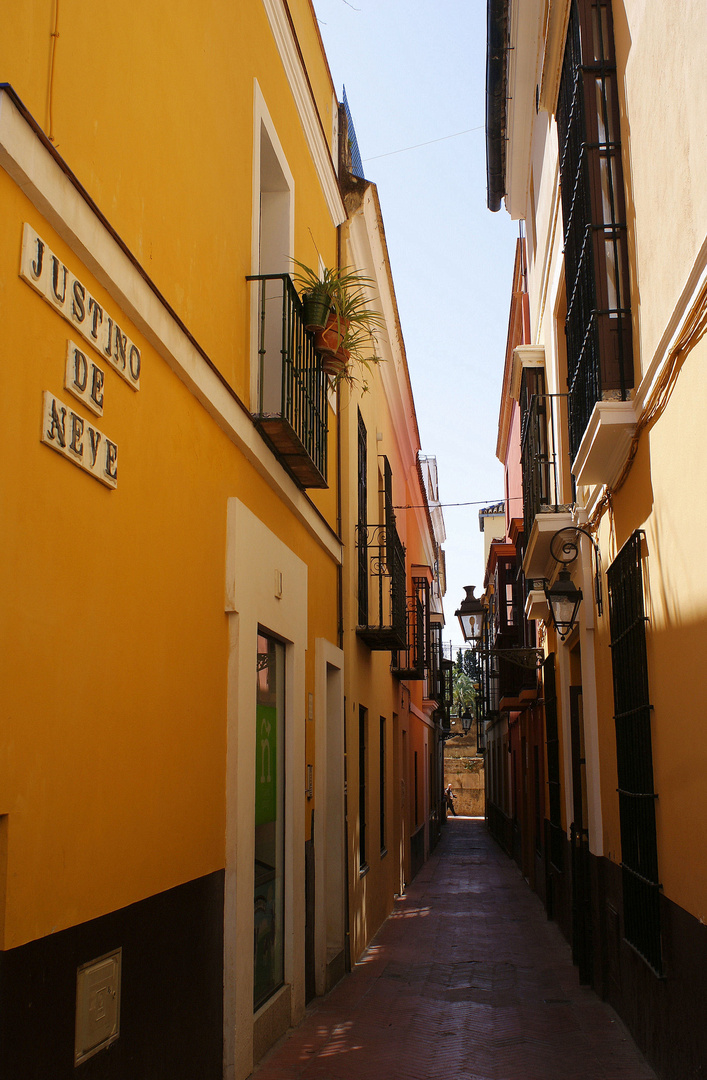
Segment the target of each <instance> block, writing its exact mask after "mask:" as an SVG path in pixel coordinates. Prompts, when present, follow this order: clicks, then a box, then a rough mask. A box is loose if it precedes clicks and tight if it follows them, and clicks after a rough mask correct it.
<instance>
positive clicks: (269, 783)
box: [255, 705, 277, 825]
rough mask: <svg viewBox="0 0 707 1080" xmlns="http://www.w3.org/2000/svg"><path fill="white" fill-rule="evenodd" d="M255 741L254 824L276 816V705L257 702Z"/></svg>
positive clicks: (262, 823)
mask: <svg viewBox="0 0 707 1080" xmlns="http://www.w3.org/2000/svg"><path fill="white" fill-rule="evenodd" d="M255 718H256V725H257V734H256V744H255V824H256V825H264V824H265V823H266V822H268V821H275V819H276V818H277V708H276V706H275V705H257V706H256V709H255Z"/></svg>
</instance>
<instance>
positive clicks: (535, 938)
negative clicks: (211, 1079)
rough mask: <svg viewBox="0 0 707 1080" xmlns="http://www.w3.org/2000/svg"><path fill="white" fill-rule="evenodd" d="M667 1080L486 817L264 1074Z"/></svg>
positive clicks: (448, 831)
mask: <svg viewBox="0 0 707 1080" xmlns="http://www.w3.org/2000/svg"><path fill="white" fill-rule="evenodd" d="M300 1077H301V1078H303V1080H310V1078H311V1080H376V1078H378V1077H381V1078H382V1077H385V1078H386V1080H398V1078H400V1080H407V1078H410V1080H555V1078H562V1080H650V1078H653V1080H655V1074H654V1072H653V1071H652V1070H651V1069H650V1068H649V1067H648V1065H647V1064H646V1062H645V1060H644V1059H643V1058H642V1056H641V1055H640V1053H639V1052H638V1050H637V1049H636V1047H635V1045H634V1044H633V1042H632V1041H631V1039H630V1037H629V1035H628V1033H627V1032H626V1030H625V1028H624V1027H623V1025H622V1024H621V1022H620V1021H619V1019H618V1017H617V1016H616V1014H615V1013H614V1012H613V1010H612V1009H611V1008H609V1006H608V1005H606V1004H604V1003H603V1002H602V1001H600V1000H599V998H598V997H597V996H596V994H595V993H594V992H593V991H591V990H589V989H588V988H587V987H582V986H580V985H579V982H578V978H577V971H576V969H575V968H574V967H573V966H572V959H571V954H570V950H569V948H568V945H567V943H566V942H565V940H564V938H563V937H562V935H561V934H560V932H559V930H558V929H557V927H556V926H555V925H554V924H553V923H551V922H548V921H547V919H546V916H545V912H544V909H543V907H542V904H541V903H540V901H539V900H538V898H537V897H536V896H535V894H534V893H533V892H532V891H531V890H530V889H529V888H528V886H527V885H526V883H525V882H524V881H523V879H522V877H521V875H520V873H519V871H518V868H517V867H516V865H515V863H513V862H512V861H511V860H510V859H509V858H507V856H506V855H504V854H503V853H502V852H501V850H500V849H499V848H498V846H497V845H496V844H495V843H494V842H493V840H492V839H491V838H490V836H489V834H488V832H487V830H486V827H485V824H484V822H483V821H477V820H474V819H470V818H453V819H452V820H451V821H450V822H448V824H447V826H446V828H445V830H444V832H443V838H442V841H441V842H440V844H439V846H438V847H437V850H436V851H435V853H434V855H433V856H432V858H430V860H429V861H428V862H427V863H426V865H425V866H424V867H423V869H422V870H421V871H420V873H419V874H418V876H417V878H416V879H415V881H414V882H413V883H412V885H411V886H410V888H409V889H408V892H407V895H406V896H405V897H404V898H403V899H401V900H399V901H398V902H397V903H396V907H395V910H394V912H393V914H392V915H391V916H390V918H389V919H388V921H387V922H386V923H385V925H384V926H383V928H382V929H381V931H380V933H379V934H378V936H377V937H376V939H375V940H374V942H373V943H372V945H371V946H370V948H369V949H368V951H367V952H366V954H365V955H364V957H363V958H362V960H361V962H360V963H359V964H357V965H356V967H355V969H354V971H353V972H352V973H351V974H350V975H348V976H347V977H346V978H345V979H343V980H342V982H341V983H340V984H339V985H338V986H337V987H335V988H334V990H333V991H332V992H331V994H329V996H328V997H327V998H324V999H319V1000H317V1001H315V1002H313V1003H312V1005H311V1006H310V1007H309V1009H308V1012H307V1016H306V1018H305V1020H304V1021H303V1023H302V1024H301V1025H300V1027H299V1028H297V1029H296V1030H295V1031H294V1032H291V1033H290V1035H289V1036H288V1037H286V1038H285V1039H283V1040H282V1041H281V1042H280V1043H279V1044H278V1045H277V1046H276V1047H275V1048H274V1049H273V1050H272V1051H271V1052H270V1053H269V1054H268V1056H267V1057H266V1058H265V1059H264V1061H263V1063H262V1064H261V1066H260V1068H259V1069H257V1070H256V1072H255V1073H254V1078H257V1080H296V1078H300Z"/></svg>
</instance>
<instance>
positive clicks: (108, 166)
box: [0, 0, 336, 402]
mask: <svg viewBox="0 0 707 1080" xmlns="http://www.w3.org/2000/svg"><path fill="white" fill-rule="evenodd" d="M300 6H302V5H300ZM54 11H55V4H54V3H53V2H52V0H36V2H34V3H32V5H31V6H28V5H25V4H20V3H18V4H11V5H10V7H9V10H8V11H7V12H6V13H5V19H4V30H3V35H2V40H1V41H0V81H3V82H8V83H10V84H11V85H12V86H13V88H14V89H15V91H16V92H17V94H18V95H19V97H20V98H21V100H22V101H23V103H24V105H25V106H26V107H27V108H28V109H29V111H30V113H31V114H32V115H33V116H34V118H35V119H36V120H37V122H38V123H39V124H40V125H42V127H43V128H44V130H45V132H47V133H48V134H51V135H52V136H53V139H54V144H55V146H56V148H57V150H58V151H59V153H60V154H61V155H62V156H63V157H64V158H65V160H66V161H67V162H68V163H69V164H70V166H71V168H72V170H73V171H74V173H75V174H76V175H77V176H78V177H79V179H80V181H81V183H82V184H83V185H84V187H85V188H86V189H87V191H88V193H89V195H90V196H91V197H92V198H93V199H94V200H95V202H96V203H97V205H98V207H99V208H100V209H101V210H102V211H103V213H104V214H105V215H106V216H107V218H108V219H109V220H110V222H111V224H112V226H113V227H114V228H115V230H116V231H117V233H118V234H119V235H120V236H121V238H122V239H123V240H124V241H125V243H126V244H127V245H128V246H129V248H130V249H131V251H132V252H133V253H134V254H135V256H136V257H137V258H138V260H139V261H140V263H141V264H142V265H143V266H144V268H145V270H146V271H147V273H148V274H149V275H150V277H151V279H152V280H153V281H154V282H155V284H156V285H157V287H158V288H159V289H160V291H161V292H162V293H163V295H164V296H165V297H166V299H167V301H168V303H169V304H170V305H171V306H172V307H173V308H174V310H175V311H176V313H177V314H178V315H179V317H180V318H181V319H182V320H183V321H184V322H185V323H186V325H187V326H188V327H189V329H190V331H191V332H192V333H193V334H194V336H195V337H196V338H197V340H198V341H199V343H200V345H201V346H202V348H203V349H204V350H205V351H206V352H207V353H208V355H209V356H210V357H211V359H212V360H213V361H214V363H216V365H217V366H218V368H219V370H220V371H221V372H222V373H223V375H224V376H225V378H226V379H227V381H228V382H229V383H230V384H231V386H233V388H234V389H235V391H236V392H237V393H238V395H239V396H240V397H241V399H242V400H244V401H246V402H247V401H248V398H249V363H248V336H247V334H248V331H247V320H246V312H247V302H248V295H247V291H246V290H245V289H244V288H243V281H244V279H245V277H246V275H247V274H249V273H252V272H253V267H252V264H251V229H252V224H251V206H252V194H253V192H252V189H253V146H252V144H253V94H254V79H256V78H257V80H258V83H259V85H260V87H261V90H262V93H263V96H264V98H265V102H266V104H267V107H268V109H269V110H270V113H271V116H272V119H273V122H274V124H275V126H276V129H277V132H278V135H279V137H280V139H281V141H282V145H283V150H284V152H285V155H286V157H287V160H288V162H289V163H290V167H291V168H292V169H293V172H295V177H296V191H295V195H296V201H297V206H296V212H295V251H296V253H297V252H300V251H301V252H302V254H301V255H300V257H301V259H302V260H303V261H305V262H308V263H309V264H310V265H314V264H315V260H314V259H313V258H312V235H310V229H311V231H312V234H313V237H314V242H315V243H316V247H317V249H318V250H319V251H320V252H321V255H322V257H323V259H324V260H325V262H326V263H327V265H333V264H334V263H335V261H336V234H335V230H334V229H333V228H332V227H331V218H330V216H329V213H328V211H327V209H326V204H325V202H324V198H323V194H322V189H321V184H320V182H319V179H318V177H317V174H316V171H315V168H314V165H313V163H312V160H311V157H310V154H309V151H308V149H307V145H306V141H305V138H304V135H303V132H302V127H301V124H300V120H299V116H298V112H297V109H296V106H295V102H294V99H293V95H292V92H291V90H290V87H289V84H288V81H287V78H286V76H285V73H284V71H283V67H282V64H281V63H280V59H279V54H278V51H277V48H276V45H275V41H274V39H273V35H272V32H271V29H270V25H269V22H268V18H267V15H266V11H265V7H264V5H263V4H262V3H261V2H259V0H249V2H247V3H238V4H230V5H228V4H221V5H215V6H207V7H204V8H197V7H194V5H192V4H189V3H186V2H184V0H178V2H177V3H176V5H175V4H168V3H165V2H164V0H156V2H154V3H150V4H148V5H146V6H145V8H144V9H141V12H140V18H139V19H138V18H136V17H135V14H134V12H133V11H131V10H130V9H129V8H125V7H120V6H118V7H111V8H106V9H105V10H101V13H100V18H90V17H88V16H87V12H86V10H85V8H84V7H83V6H82V5H81V4H79V3H75V2H73V0H69V2H68V3H67V2H63V3H62V4H61V6H60V9H59V24H58V30H59V37H58V38H57V39H55V40H56V48H55V52H54V64H53V79H52V80H51V86H52V91H51V94H50V64H51V48H52V40H53V39H52V37H51V33H52V30H53V28H54V21H53V19H54ZM305 15H306V13H305V12H303V13H302V14H301V16H300V18H299V20H298V22H299V23H300V25H302V27H303V28H304V26H305ZM309 19H310V21H311V16H309ZM312 34H314V31H313V30H312V29H310V30H309V37H311V36H312ZM256 43H257V45H256ZM306 53H307V61H308V63H309V64H310V65H311V76H310V80H311V81H313V84H314V85H315V87H316V89H317V92H318V96H319V98H320V99H322V102H323V104H322V107H324V102H325V101H326V98H327V95H326V93H325V87H327V86H328V90H329V94H331V93H332V92H333V91H332V87H331V83H330V79H329V76H328V69H327V67H326V61H325V60H324V58H323V55H322V53H321V52H320V53H319V54H317V52H316V49H315V39H314V38H312V41H311V43H310V44H309V45H308V47H307V50H306ZM50 97H51V119H50V107H49V102H50ZM326 107H327V108H328V111H329V116H330V115H331V102H330V101H326ZM324 127H325V129H326V125H324ZM329 127H330V125H329ZM327 135H329V138H330V133H329V131H327ZM214 313H218V314H219V316H220V317H217V318H214Z"/></svg>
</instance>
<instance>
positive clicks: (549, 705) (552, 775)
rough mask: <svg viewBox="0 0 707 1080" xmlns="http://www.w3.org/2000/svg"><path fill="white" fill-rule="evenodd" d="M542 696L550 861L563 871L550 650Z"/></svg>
mask: <svg viewBox="0 0 707 1080" xmlns="http://www.w3.org/2000/svg"><path fill="white" fill-rule="evenodd" d="M543 695H544V698H545V733H546V737H547V791H548V801H549V803H550V862H551V863H552V865H553V866H554V867H555V869H556V870H562V868H563V865H564V857H565V845H564V841H565V834H564V832H563V829H562V816H561V813H562V812H561V809H560V802H561V789H560V739H559V734H558V728H557V693H556V690H555V654H554V653H550V655H549V656H548V657H547V658H546V659H545V662H544V664H543Z"/></svg>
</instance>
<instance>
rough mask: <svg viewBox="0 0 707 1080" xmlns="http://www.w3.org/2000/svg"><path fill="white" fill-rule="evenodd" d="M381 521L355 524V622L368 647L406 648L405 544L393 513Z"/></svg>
mask: <svg viewBox="0 0 707 1080" xmlns="http://www.w3.org/2000/svg"><path fill="white" fill-rule="evenodd" d="M390 518H391V520H389V521H388V522H387V524H385V525H363V524H362V525H357V526H356V547H357V549H358V626H357V627H356V634H357V636H358V637H360V638H361V640H362V641H364V642H365V643H366V645H368V647H369V649H376V650H379V651H386V650H397V651H400V650H402V651H403V652H405V651H406V650H407V648H408V605H407V601H406V596H405V548H404V547H403V545H402V543H401V541H400V537H399V536H398V531H397V529H396V527H395V521H394V518H393V515H392V514H391V515H390Z"/></svg>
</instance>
